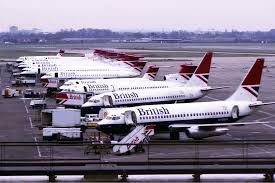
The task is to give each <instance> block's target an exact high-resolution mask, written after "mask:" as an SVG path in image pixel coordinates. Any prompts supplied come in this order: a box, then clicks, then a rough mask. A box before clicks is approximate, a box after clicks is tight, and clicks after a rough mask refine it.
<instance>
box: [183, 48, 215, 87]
mask: <svg viewBox="0 0 275 183" xmlns="http://www.w3.org/2000/svg"><path fill="white" fill-rule="evenodd" d="M212 55H213V54H212V52H207V53H206V54H205V55H204V57H203V59H202V61H201V63H200V64H199V66H198V67H197V69H196V70H195V72H194V74H193V75H192V77H191V78H190V80H189V82H188V83H187V84H188V85H189V86H200V87H204V86H207V85H208V79H209V72H210V66H211V61H212Z"/></svg>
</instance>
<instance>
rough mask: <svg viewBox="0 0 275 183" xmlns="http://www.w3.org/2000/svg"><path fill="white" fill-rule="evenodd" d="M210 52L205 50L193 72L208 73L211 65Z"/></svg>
mask: <svg viewBox="0 0 275 183" xmlns="http://www.w3.org/2000/svg"><path fill="white" fill-rule="evenodd" d="M212 55H213V53H212V52H207V53H206V54H205V55H204V57H203V59H202V61H201V63H200V65H199V66H198V68H197V69H196V71H195V74H204V73H209V72H210V65H211V60H212Z"/></svg>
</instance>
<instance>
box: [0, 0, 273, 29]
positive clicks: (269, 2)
mask: <svg viewBox="0 0 275 183" xmlns="http://www.w3.org/2000/svg"><path fill="white" fill-rule="evenodd" d="M0 7H1V8H0V31H7V30H8V28H9V26H11V25H17V26H18V27H19V28H20V29H30V28H33V27H36V28H41V29H42V30H43V31H58V30H60V29H64V28H73V29H79V28H108V29H113V30H131V31H148V30H159V31H162V30H164V31H170V30H179V29H181V30H211V29H215V30H225V29H227V30H232V29H238V30H270V29H272V28H275V10H274V8H275V0H0Z"/></svg>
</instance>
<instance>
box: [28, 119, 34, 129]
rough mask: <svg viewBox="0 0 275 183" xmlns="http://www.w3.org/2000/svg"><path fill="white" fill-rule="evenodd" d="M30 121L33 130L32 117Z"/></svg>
mask: <svg viewBox="0 0 275 183" xmlns="http://www.w3.org/2000/svg"><path fill="white" fill-rule="evenodd" d="M29 121H30V125H31V128H33V124H32V118H31V117H30V116H29Z"/></svg>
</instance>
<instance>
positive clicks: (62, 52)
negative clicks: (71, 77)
mask: <svg viewBox="0 0 275 183" xmlns="http://www.w3.org/2000/svg"><path fill="white" fill-rule="evenodd" d="M64 54H65V50H63V49H60V50H59V52H58V53H57V55H56V56H63V55H64Z"/></svg>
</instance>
